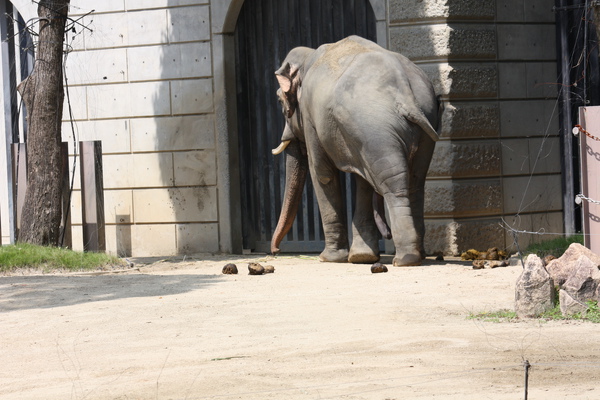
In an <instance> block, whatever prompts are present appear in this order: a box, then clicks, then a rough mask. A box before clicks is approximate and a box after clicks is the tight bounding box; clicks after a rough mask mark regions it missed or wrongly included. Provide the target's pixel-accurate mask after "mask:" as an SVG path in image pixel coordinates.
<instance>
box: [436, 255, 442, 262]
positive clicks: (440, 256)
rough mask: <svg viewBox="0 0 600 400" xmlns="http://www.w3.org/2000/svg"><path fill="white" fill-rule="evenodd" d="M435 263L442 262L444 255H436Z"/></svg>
mask: <svg viewBox="0 0 600 400" xmlns="http://www.w3.org/2000/svg"><path fill="white" fill-rule="evenodd" d="M435 261H444V255H443V254H438V255H437V256H435Z"/></svg>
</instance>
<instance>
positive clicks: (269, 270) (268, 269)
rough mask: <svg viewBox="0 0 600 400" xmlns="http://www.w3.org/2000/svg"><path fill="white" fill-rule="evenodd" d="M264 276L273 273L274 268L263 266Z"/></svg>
mask: <svg viewBox="0 0 600 400" xmlns="http://www.w3.org/2000/svg"><path fill="white" fill-rule="evenodd" d="M264 268H265V274H272V273H274V272H275V267H274V266H272V265H265V266H264Z"/></svg>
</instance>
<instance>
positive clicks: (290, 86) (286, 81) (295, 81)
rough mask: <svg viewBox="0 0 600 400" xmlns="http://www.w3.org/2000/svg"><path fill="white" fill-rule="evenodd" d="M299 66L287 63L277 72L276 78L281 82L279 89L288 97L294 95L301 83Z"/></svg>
mask: <svg viewBox="0 0 600 400" xmlns="http://www.w3.org/2000/svg"><path fill="white" fill-rule="evenodd" d="M298 70H299V68H298V66H297V65H292V64H290V63H289V62H286V63H285V64H283V65H282V66H281V68H279V69H278V70H277V71H275V77H276V78H277V82H279V87H281V90H283V92H284V93H285V94H286V95H288V96H289V95H294V94H295V92H296V89H297V88H298V85H299V83H300V75H298Z"/></svg>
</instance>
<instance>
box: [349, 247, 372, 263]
mask: <svg viewBox="0 0 600 400" xmlns="http://www.w3.org/2000/svg"><path fill="white" fill-rule="evenodd" d="M377 261H379V254H375V253H373V252H372V251H355V250H354V249H353V248H352V249H350V255H349V256H348V262H351V263H353V264H372V263H375V262H377Z"/></svg>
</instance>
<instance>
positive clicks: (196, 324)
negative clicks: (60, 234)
mask: <svg viewBox="0 0 600 400" xmlns="http://www.w3.org/2000/svg"><path fill="white" fill-rule="evenodd" d="M252 259H254V258H252V257H250V258H248V257H246V258H235V257H232V256H228V257H212V256H208V257H203V258H202V257H198V258H195V259H192V260H190V259H187V260H185V261H182V260H171V261H162V262H155V263H152V264H146V265H140V264H138V266H140V269H139V270H138V271H130V272H127V273H110V274H104V275H92V274H87V275H86V274H79V275H77V274H57V275H38V276H35V275H28V276H10V277H0V340H1V342H0V399H3V400H4V399H19V400H22V399H161V400H162V399H261V400H263V399H292V400H295V399H298V400H299V399H315V400H316V399H377V400H391V399H413V398H415V399H429V398H432V397H436V398H448V399H523V398H524V393H525V390H524V370H525V368H524V366H523V363H524V360H528V361H529V362H530V363H531V365H532V367H531V369H530V374H529V399H598V398H600V380H599V378H600V358H599V356H600V340H599V339H600V326H598V325H594V324H591V323H585V322H544V321H521V322H513V323H508V322H504V323H496V322H482V321H478V320H473V319H468V316H469V314H470V313H471V312H481V311H497V310H500V309H504V308H512V306H513V298H514V283H515V281H516V279H517V277H518V275H519V273H520V269H521V267H520V266H516V267H505V268H497V269H485V270H473V269H472V268H471V267H470V265H469V264H467V263H464V262H460V261H446V262H435V261H431V260H427V262H426V263H425V265H423V266H421V267H411V268H390V272H388V273H385V274H371V272H370V269H369V267H370V266H360V265H351V264H329V263H319V262H317V261H316V258H315V257H279V258H277V259H267V258H262V259H261V258H259V260H260V262H262V263H263V264H271V265H273V266H274V267H275V269H276V271H275V273H274V274H269V275H263V276H250V275H247V262H248V261H249V260H252ZM384 261H386V260H385V259H384ZM389 261H391V260H388V262H389ZM227 262H235V263H236V264H237V265H238V268H239V269H240V274H239V275H222V274H221V269H222V267H223V265H225V263H227Z"/></svg>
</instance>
